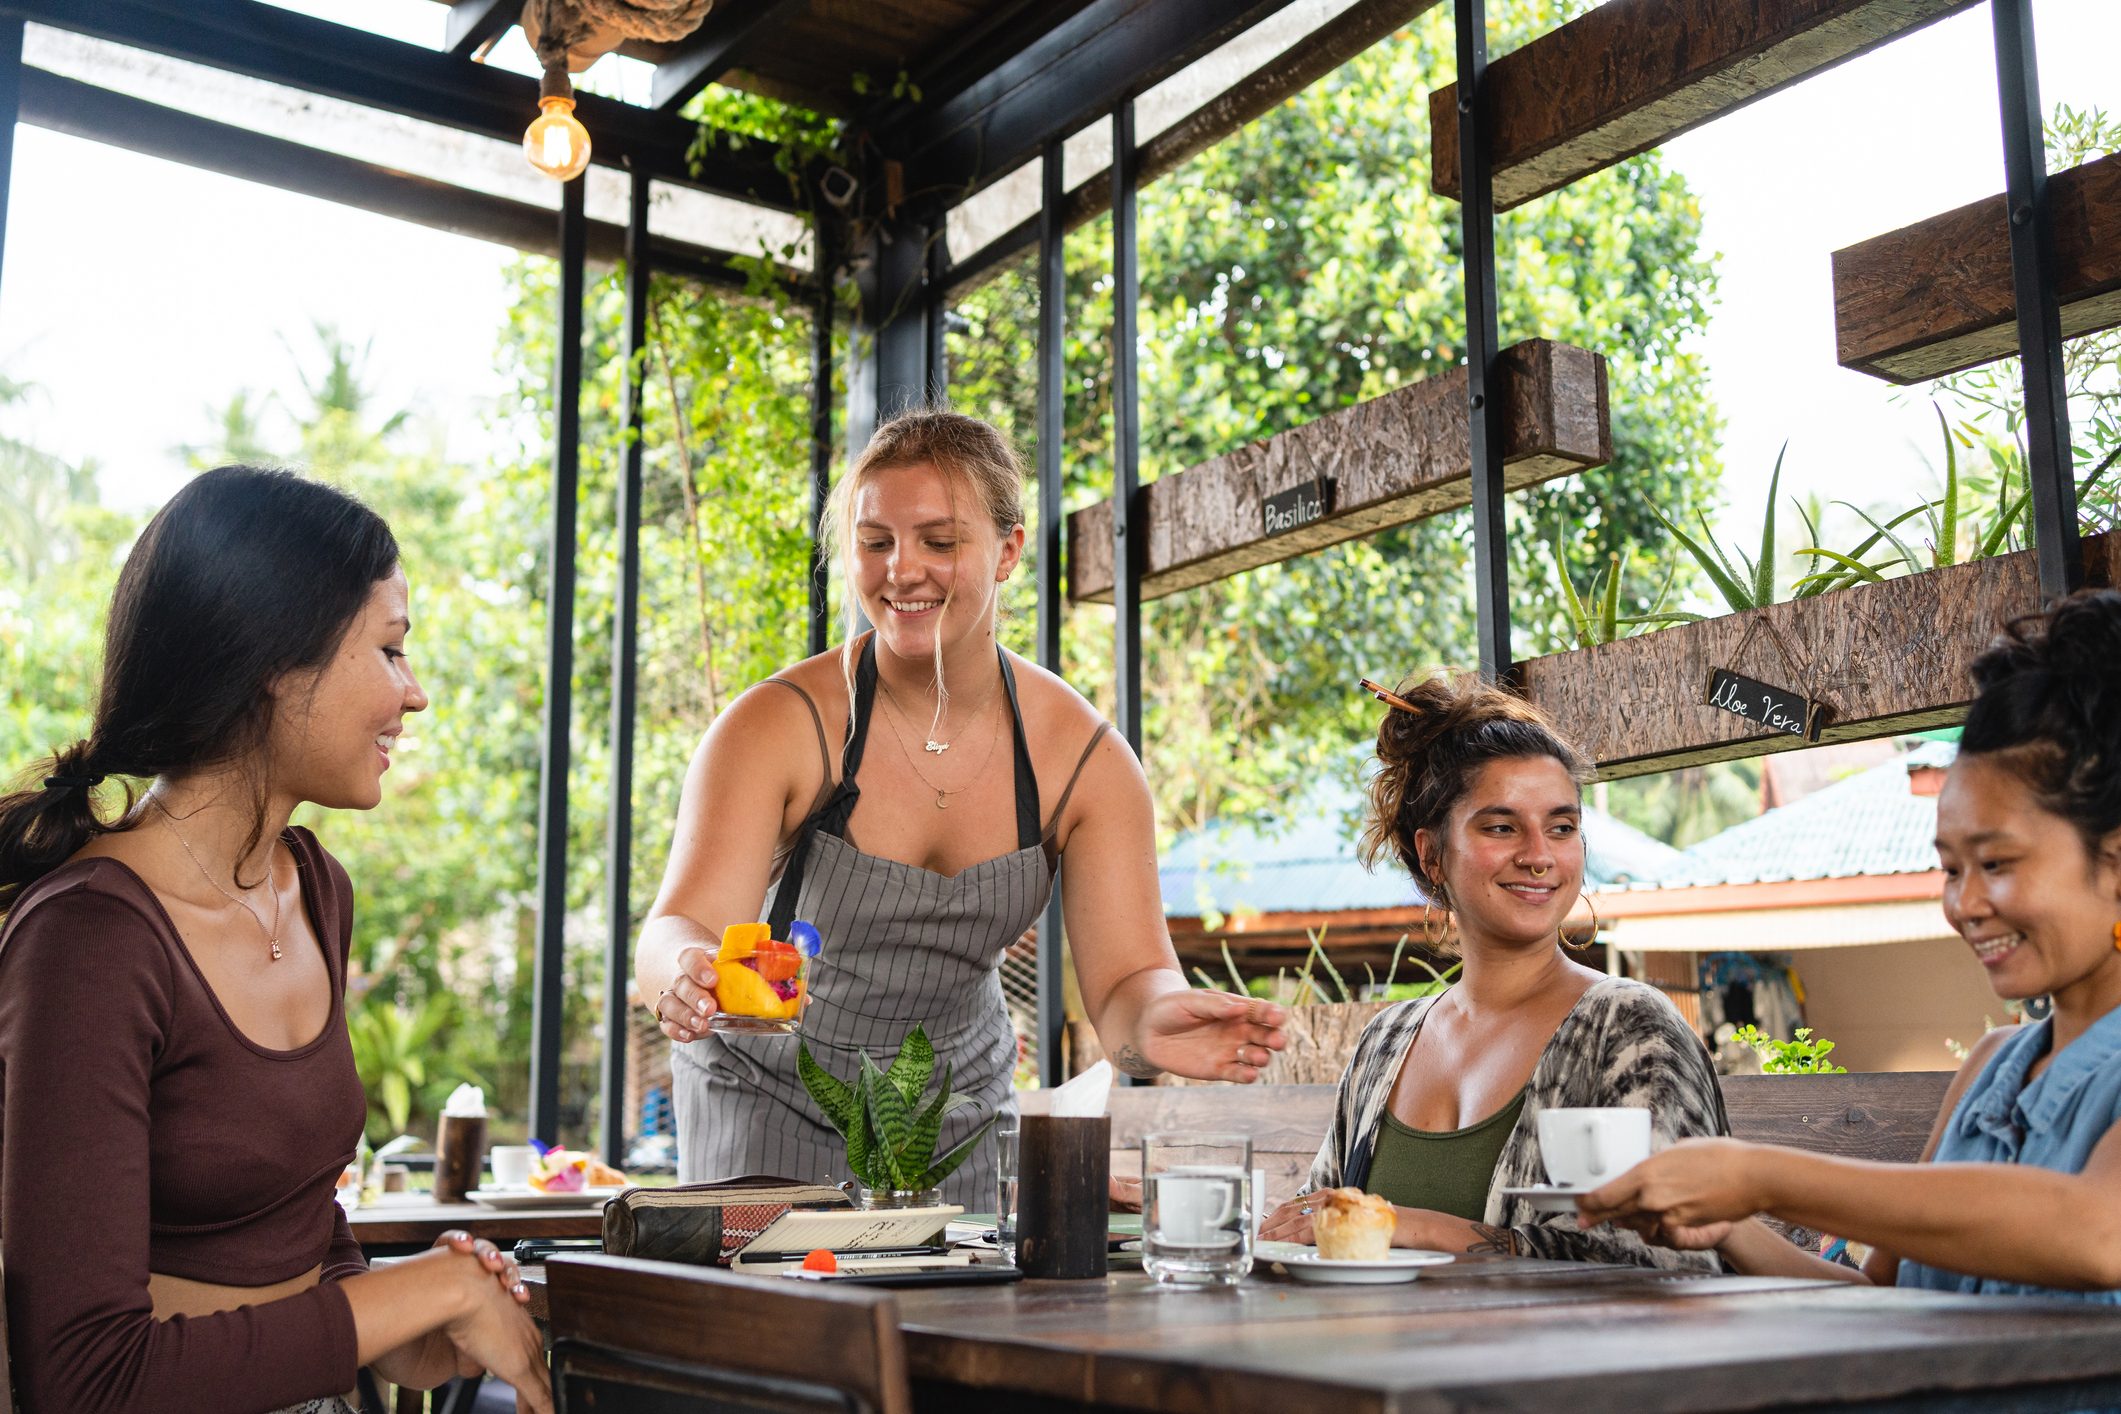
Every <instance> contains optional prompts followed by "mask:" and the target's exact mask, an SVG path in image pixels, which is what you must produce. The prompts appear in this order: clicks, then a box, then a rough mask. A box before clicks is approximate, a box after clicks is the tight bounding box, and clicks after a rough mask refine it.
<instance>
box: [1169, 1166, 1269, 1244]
mask: <svg viewBox="0 0 2121 1414" xmlns="http://www.w3.org/2000/svg"><path fill="white" fill-rule="evenodd" d="M1250 1181H1251V1175H1250V1174H1247V1173H1244V1172H1242V1171H1233V1172H1231V1173H1229V1174H1216V1175H1214V1176H1212V1177H1210V1176H1207V1175H1202V1176H1200V1177H1197V1178H1196V1177H1193V1176H1191V1175H1185V1176H1178V1177H1174V1176H1172V1175H1171V1174H1168V1173H1167V1174H1164V1175H1161V1176H1160V1177H1159V1178H1158V1179H1157V1180H1156V1237H1157V1239H1158V1240H1159V1241H1163V1242H1171V1243H1177V1244H1180V1245H1183V1246H1188V1247H1199V1246H1207V1245H1211V1244H1218V1243H1224V1242H1236V1241H1237V1240H1238V1234H1236V1233H1234V1232H1226V1231H1224V1230H1223V1228H1224V1224H1226V1223H1228V1222H1229V1221H1230V1219H1231V1218H1233V1217H1235V1216H1237V1210H1238V1206H1239V1205H1240V1204H1241V1203H1243V1202H1244V1187H1243V1185H1244V1184H1246V1183H1248V1182H1250Z"/></svg>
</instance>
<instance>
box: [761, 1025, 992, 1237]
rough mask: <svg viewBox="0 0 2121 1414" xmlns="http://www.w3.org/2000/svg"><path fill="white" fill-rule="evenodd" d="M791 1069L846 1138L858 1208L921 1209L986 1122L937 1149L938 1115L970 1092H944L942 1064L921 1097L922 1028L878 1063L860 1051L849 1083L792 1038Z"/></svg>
mask: <svg viewBox="0 0 2121 1414" xmlns="http://www.w3.org/2000/svg"><path fill="white" fill-rule="evenodd" d="M796 1068H797V1071H798V1073H799V1074H801V1076H802V1078H803V1088H804V1089H805V1090H808V1091H809V1092H810V1098H811V1099H812V1100H813V1101H815V1102H816V1103H817V1107H818V1109H819V1110H820V1111H821V1112H822V1113H823V1114H824V1116H825V1119H826V1121H827V1122H828V1123H830V1124H831V1125H832V1127H833V1128H834V1129H836V1130H838V1131H839V1135H840V1138H841V1139H842V1140H844V1141H845V1142H846V1145H847V1168H848V1170H849V1171H850V1172H851V1173H853V1175H854V1179H855V1182H856V1183H857V1184H858V1185H859V1186H860V1188H859V1192H858V1194H857V1195H856V1197H857V1201H858V1202H859V1203H860V1204H861V1206H863V1207H865V1208H925V1207H933V1206H935V1205H936V1204H938V1203H940V1202H941V1201H942V1182H943V1180H944V1179H946V1178H948V1177H949V1176H950V1175H951V1174H952V1173H954V1172H956V1170H957V1167H958V1165H960V1164H962V1163H963V1162H964V1161H965V1160H966V1159H968V1158H970V1157H971V1155H972V1151H973V1150H974V1149H975V1148H977V1147H978V1145H979V1142H980V1140H982V1139H984V1138H985V1137H986V1135H987V1131H988V1129H990V1128H991V1127H992V1126H993V1124H994V1119H993V1117H992V1116H990V1117H989V1118H988V1119H987V1122H986V1123H985V1124H982V1125H981V1126H980V1127H979V1128H977V1129H975V1130H973V1131H972V1133H970V1134H968V1135H966V1136H965V1137H964V1138H963V1139H962V1140H960V1141H958V1143H956V1144H955V1145H953V1146H951V1148H950V1149H949V1151H948V1152H946V1153H943V1154H940V1155H938V1154H937V1153H936V1152H935V1146H936V1144H937V1142H938V1141H939V1140H940V1139H941V1137H942V1128H943V1116H945V1115H947V1114H949V1113H950V1112H951V1111H953V1110H957V1109H960V1108H962V1107H964V1106H965V1105H969V1104H971V1103H973V1099H972V1097H971V1096H970V1095H953V1094H951V1093H950V1067H949V1066H947V1065H946V1066H944V1067H943V1076H942V1082H941V1083H940V1084H939V1085H937V1086H936V1089H935V1094H934V1096H933V1097H932V1098H928V1097H927V1094H928V1081H929V1079H930V1077H932V1076H933V1075H934V1073H935V1047H934V1045H933V1044H932V1043H931V1042H930V1041H929V1040H928V1033H927V1030H926V1029H925V1028H924V1027H921V1026H916V1027H914V1028H913V1030H911V1031H909V1032H908V1033H906V1039H905V1040H904V1041H903V1042H901V1043H900V1045H899V1049H898V1054H897V1055H896V1056H894V1057H893V1058H892V1060H891V1064H890V1065H889V1066H888V1067H885V1068H881V1069H880V1068H878V1066H877V1064H876V1062H874V1061H872V1060H870V1059H869V1056H868V1053H867V1052H863V1053H862V1055H861V1058H860V1062H859V1068H858V1070H857V1072H856V1075H855V1081H854V1084H852V1085H849V1084H847V1082H845V1081H844V1080H841V1079H840V1078H839V1077H838V1076H836V1075H834V1074H832V1073H831V1072H830V1071H828V1070H826V1069H825V1067H824V1066H822V1065H820V1064H818V1061H817V1058H816V1057H815V1056H813V1055H811V1054H810V1047H809V1046H808V1044H806V1043H801V1042H798V1044H797V1048H796Z"/></svg>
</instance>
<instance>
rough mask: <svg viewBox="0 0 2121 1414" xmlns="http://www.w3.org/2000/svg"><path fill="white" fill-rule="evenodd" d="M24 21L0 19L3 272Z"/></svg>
mask: <svg viewBox="0 0 2121 1414" xmlns="http://www.w3.org/2000/svg"><path fill="white" fill-rule="evenodd" d="M26 77H27V75H26V74H25V72H24V70H23V68H22V21H20V20H18V19H12V18H9V17H6V16H0V271H5V270H6V268H7V204H8V191H9V189H10V188H11V187H12V186H13V185H14V178H15V122H16V120H17V119H18V118H19V117H20V116H21V112H22V84H23V80H24V78H26Z"/></svg>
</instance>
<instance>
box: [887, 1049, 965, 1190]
mask: <svg viewBox="0 0 2121 1414" xmlns="http://www.w3.org/2000/svg"><path fill="white" fill-rule="evenodd" d="M966 1098H970V1097H969V1096H968V1097H966ZM949 1105H950V1067H949V1066H947V1065H946V1066H944V1067H943V1083H942V1084H941V1086H939V1087H938V1088H937V1089H936V1092H935V1098H934V1099H933V1100H930V1101H929V1102H928V1103H927V1104H926V1105H925V1106H923V1107H922V1109H921V1112H920V1113H919V1114H917V1115H915V1116H914V1117H913V1124H912V1126H911V1128H910V1129H909V1130H908V1132H907V1137H906V1148H905V1150H904V1152H902V1153H901V1154H900V1155H899V1156H898V1158H899V1166H900V1167H901V1168H902V1169H904V1170H906V1171H907V1172H909V1173H925V1172H926V1171H927V1168H928V1161H929V1160H930V1159H931V1158H933V1157H935V1141H936V1140H937V1139H939V1138H941V1137H942V1133H943V1115H944V1113H945V1112H946V1111H947V1110H948V1109H949ZM921 1186H922V1187H925V1186H926V1185H925V1184H923V1185H921Z"/></svg>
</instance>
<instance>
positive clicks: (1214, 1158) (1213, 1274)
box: [1142, 1133, 1252, 1286]
mask: <svg viewBox="0 0 2121 1414" xmlns="http://www.w3.org/2000/svg"><path fill="white" fill-rule="evenodd" d="M1142 1270H1144V1271H1146V1272H1147V1273H1148V1274H1149V1275H1150V1276H1152V1277H1154V1278H1155V1279H1156V1280H1158V1281H1160V1282H1166V1283H1169V1284H1171V1285H1173V1286H1234V1285H1236V1283H1237V1282H1238V1281H1239V1279H1241V1278H1242V1277H1243V1276H1244V1275H1245V1273H1247V1272H1249V1271H1251V1270H1252V1139H1251V1136H1249V1135H1245V1134H1192V1133H1165V1134H1148V1135H1144V1136H1143V1137H1142Z"/></svg>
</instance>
